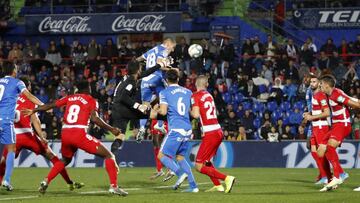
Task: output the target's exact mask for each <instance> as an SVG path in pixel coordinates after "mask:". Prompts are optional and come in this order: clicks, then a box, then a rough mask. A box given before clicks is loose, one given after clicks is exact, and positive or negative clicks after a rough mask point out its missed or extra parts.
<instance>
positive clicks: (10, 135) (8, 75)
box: [0, 64, 43, 191]
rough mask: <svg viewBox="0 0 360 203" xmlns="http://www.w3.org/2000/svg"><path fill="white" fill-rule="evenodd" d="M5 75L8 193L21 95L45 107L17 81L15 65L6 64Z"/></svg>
mask: <svg viewBox="0 0 360 203" xmlns="http://www.w3.org/2000/svg"><path fill="white" fill-rule="evenodd" d="M3 73H4V75H5V77H3V78H1V79H0V142H1V144H3V145H4V146H5V149H6V150H7V151H8V153H7V155H6V168H5V175H4V180H3V181H2V186H3V187H5V188H6V190H8V191H12V190H13V187H12V186H11V184H10V177H11V175H12V172H13V169H14V159H15V150H16V146H15V132H14V119H15V108H16V102H17V100H18V97H19V94H20V93H22V94H23V95H24V96H25V97H27V98H28V99H29V100H30V101H31V102H33V103H34V104H36V105H43V103H42V102H41V101H40V100H39V99H38V98H36V97H35V96H34V95H32V94H31V93H30V92H29V91H28V90H27V89H26V86H25V84H24V83H23V82H22V81H20V80H19V79H16V74H17V68H16V67H15V66H14V65H13V64H4V65H3Z"/></svg>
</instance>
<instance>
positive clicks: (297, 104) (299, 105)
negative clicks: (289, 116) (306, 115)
mask: <svg viewBox="0 0 360 203" xmlns="http://www.w3.org/2000/svg"><path fill="white" fill-rule="evenodd" d="M293 107H294V109H299V110H301V111H303V110H304V108H305V102H304V101H297V102H295V103H294V106H293Z"/></svg>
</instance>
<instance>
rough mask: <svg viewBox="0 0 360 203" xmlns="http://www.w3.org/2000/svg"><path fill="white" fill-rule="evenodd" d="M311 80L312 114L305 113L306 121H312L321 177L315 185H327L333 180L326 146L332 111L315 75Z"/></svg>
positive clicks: (314, 145) (313, 147)
mask: <svg viewBox="0 0 360 203" xmlns="http://www.w3.org/2000/svg"><path fill="white" fill-rule="evenodd" d="M310 78H311V79H310V87H311V90H312V97H311V113H310V112H308V113H304V119H305V120H307V121H311V126H312V129H311V132H312V133H311V137H310V146H311V154H312V156H313V158H314V159H315V161H316V164H317V166H318V168H319V172H320V177H321V178H320V180H319V181H317V182H316V183H315V184H327V183H328V182H330V180H331V178H332V174H331V171H330V164H329V161H328V160H327V158H326V156H325V151H326V145H327V143H328V140H329V138H328V137H327V135H328V134H327V133H328V131H329V126H330V123H329V121H328V118H329V117H330V109H329V106H328V100H327V97H326V95H325V93H324V92H322V91H321V90H320V85H319V80H318V78H317V77H316V76H315V75H310Z"/></svg>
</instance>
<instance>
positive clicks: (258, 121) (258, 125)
mask: <svg viewBox="0 0 360 203" xmlns="http://www.w3.org/2000/svg"><path fill="white" fill-rule="evenodd" d="M253 125H254V127H255V128H260V126H261V119H260V118H255V119H254V122H253Z"/></svg>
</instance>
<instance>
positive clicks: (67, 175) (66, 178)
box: [50, 156, 73, 184]
mask: <svg viewBox="0 0 360 203" xmlns="http://www.w3.org/2000/svg"><path fill="white" fill-rule="evenodd" d="M50 161H51V163H52V164H53V165H55V164H56V163H57V162H59V161H60V159H59V158H58V157H57V156H54V157H53V158H52V159H51V160H50ZM60 174H61V176H62V177H63V179H64V180H65V182H66V183H67V184H72V183H73V182H72V181H71V180H70V177H69V174H68V173H67V171H66V169H65V168H64V170H62V171H61V172H60Z"/></svg>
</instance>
